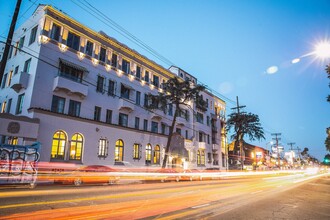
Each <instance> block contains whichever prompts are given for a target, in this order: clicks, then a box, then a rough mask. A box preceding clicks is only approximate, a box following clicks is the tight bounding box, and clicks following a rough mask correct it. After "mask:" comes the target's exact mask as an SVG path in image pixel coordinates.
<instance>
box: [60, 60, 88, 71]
mask: <svg viewBox="0 0 330 220" xmlns="http://www.w3.org/2000/svg"><path fill="white" fill-rule="evenodd" d="M59 59H60V62H61V63H63V64H65V65H67V66H70V67H72V68H75V69H77V70H81V71H83V72H86V73H89V71H88V70H87V69H86V68H85V67H83V66H79V65H78V64H75V63H72V62H70V61H67V60H64V59H62V58H59Z"/></svg>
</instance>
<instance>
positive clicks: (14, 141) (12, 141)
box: [8, 137, 18, 145]
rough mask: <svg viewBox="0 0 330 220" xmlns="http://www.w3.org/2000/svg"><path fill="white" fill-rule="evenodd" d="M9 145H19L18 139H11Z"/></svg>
mask: <svg viewBox="0 0 330 220" xmlns="http://www.w3.org/2000/svg"><path fill="white" fill-rule="evenodd" d="M8 144H11V145H17V144H18V137H9V138H8Z"/></svg>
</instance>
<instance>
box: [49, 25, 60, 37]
mask: <svg viewBox="0 0 330 220" xmlns="http://www.w3.org/2000/svg"><path fill="white" fill-rule="evenodd" d="M60 34H61V27H60V26H58V25H57V24H53V27H52V30H51V32H50V38H51V39H53V40H56V41H60Z"/></svg>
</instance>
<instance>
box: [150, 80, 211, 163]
mask: <svg viewBox="0 0 330 220" xmlns="http://www.w3.org/2000/svg"><path fill="white" fill-rule="evenodd" d="M162 85H163V92H159V93H158V95H150V96H149V99H150V100H151V104H150V105H148V108H150V109H162V110H163V111H164V112H166V111H167V109H168V108H169V106H170V105H171V106H173V107H174V109H175V112H174V116H173V119H172V124H171V126H170V128H169V135H168V138H167V144H166V148H165V156H164V159H163V163H162V168H165V167H166V163H167V158H168V153H169V150H170V144H171V140H172V135H173V131H174V127H175V124H176V119H177V116H178V115H179V113H180V112H181V111H182V107H183V106H189V105H188V102H189V101H195V102H196V104H197V105H205V101H204V100H202V99H200V96H199V93H200V92H202V91H204V90H205V87H204V86H202V85H199V84H194V83H192V82H191V81H190V80H185V81H183V80H181V79H179V78H178V77H174V78H171V79H169V80H168V81H167V82H165V83H163V84H162Z"/></svg>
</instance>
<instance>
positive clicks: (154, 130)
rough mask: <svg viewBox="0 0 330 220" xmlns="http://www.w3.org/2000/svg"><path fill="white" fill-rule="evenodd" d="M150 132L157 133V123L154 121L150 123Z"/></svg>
mask: <svg viewBox="0 0 330 220" xmlns="http://www.w3.org/2000/svg"><path fill="white" fill-rule="evenodd" d="M151 132H154V133H158V123H157V122H155V121H152V122H151Z"/></svg>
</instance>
